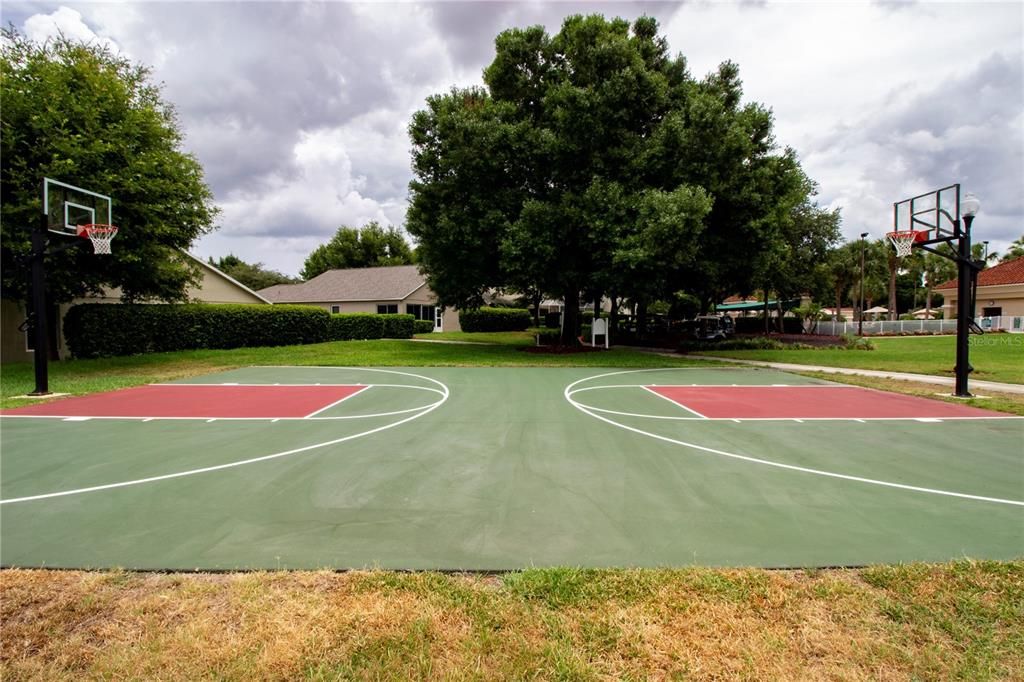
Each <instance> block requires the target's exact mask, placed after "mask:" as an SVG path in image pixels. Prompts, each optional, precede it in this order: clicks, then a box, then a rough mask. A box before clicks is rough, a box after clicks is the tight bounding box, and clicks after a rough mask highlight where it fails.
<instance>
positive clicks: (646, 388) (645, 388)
mask: <svg viewBox="0 0 1024 682" xmlns="http://www.w3.org/2000/svg"><path fill="white" fill-rule="evenodd" d="M668 388H674V386H669V387H668ZM644 390H645V391H647V392H648V393H650V394H652V395H656V396H658V397H659V398H661V399H662V400H667V401H669V402H670V403H672V404H673V405H675V406H676V407H681V408H683V409H684V410H686V411H687V412H692V413H693V414H695V415H697V416H698V417H700V418H701V419H707V417H705V416H704V415H702V414H701V413H700V412H698V411H697V410H695V409H693V408H692V407H687V406H686V405H683V404H682V403H681V402H678V401H676V400H672V398H669V397H668V396H667V395H662V394H660V393H658V392H657V391H655V390H654V389H653V388H650V387H648V386H644Z"/></svg>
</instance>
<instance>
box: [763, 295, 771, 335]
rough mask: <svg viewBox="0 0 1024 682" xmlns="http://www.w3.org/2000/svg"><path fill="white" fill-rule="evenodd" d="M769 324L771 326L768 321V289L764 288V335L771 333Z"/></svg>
mask: <svg viewBox="0 0 1024 682" xmlns="http://www.w3.org/2000/svg"><path fill="white" fill-rule="evenodd" d="M770 324H771V322H770V320H769V319H768V289H767V288H765V290H764V333H765V334H766V335H767V334H771V333H772V330H771V327H769V326H768V325H770Z"/></svg>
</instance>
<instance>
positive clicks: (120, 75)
mask: <svg viewBox="0 0 1024 682" xmlns="http://www.w3.org/2000/svg"><path fill="white" fill-rule="evenodd" d="M0 82H2V88H3V109H2V112H0V145H2V147H0V153H2V157H3V164H2V168H0V236H2V248H0V252H2V272H3V274H2V287H3V295H4V296H5V297H10V298H15V299H20V300H25V299H26V298H27V289H28V274H27V270H26V269H25V267H24V262H25V261H24V258H25V256H26V255H27V254H28V253H29V242H30V232H31V229H32V228H33V227H34V226H35V225H37V224H38V220H39V214H40V213H41V212H42V205H41V203H40V202H41V200H40V196H39V186H40V183H41V180H42V178H43V177H50V178H53V179H56V180H60V181H62V182H68V183H71V184H73V185H77V186H79V187H85V188H87V189H91V190H93V191H96V192H100V193H102V194H107V195H110V196H112V197H113V202H114V222H115V224H117V225H118V226H119V227H120V228H121V229H120V232H119V233H118V236H117V241H116V242H115V248H114V253H113V255H111V256H104V257H101V258H100V257H94V256H93V255H92V253H91V251H90V250H87V249H69V250H67V251H64V252H62V253H55V254H51V255H50V256H48V257H47V262H46V268H47V275H48V277H47V279H48V298H49V300H51V301H53V302H64V301H69V300H71V299H72V298H75V297H78V296H83V295H86V294H89V293H98V292H99V291H100V290H101V289H103V288H109V287H120V288H121V291H122V295H123V298H124V299H126V300H129V301H132V300H138V299H143V298H156V299H162V300H167V301H174V300H182V299H184V298H185V296H186V291H187V287H188V285H189V284H192V283H195V282H197V281H198V270H197V269H196V266H195V265H194V264H191V263H190V259H188V258H186V257H184V255H183V254H182V253H180V250H182V249H187V248H188V247H189V245H190V244H191V243H192V242H193V241H194V240H195V239H196V238H197V237H199V236H200V235H203V234H206V233H208V232H210V231H211V230H212V229H213V221H214V217H215V215H216V208H215V207H214V205H213V196H212V193H211V192H210V190H209V188H208V187H207V186H206V184H205V182H204V180H203V171H202V168H201V166H200V165H199V162H198V161H196V159H195V158H194V157H193V156H192V155H190V154H186V153H184V152H183V151H181V142H182V136H181V132H180V130H179V129H178V123H177V120H176V118H175V114H174V110H173V108H172V107H171V105H170V104H168V103H166V102H164V101H163V100H162V98H161V95H160V89H159V87H158V86H156V85H153V84H152V83H151V82H150V71H149V69H148V68H147V67H145V66H141V65H137V64H132V63H130V62H129V61H128V60H126V59H123V58H121V57H119V56H117V55H115V54H113V53H112V52H110V51H109V50H108V49H106V48H104V47H101V46H98V45H94V44H83V43H79V42H75V41H73V40H71V39H69V38H65V37H59V38H54V39H51V40H49V41H47V42H45V43H42V44H39V43H35V42H32V41H30V40H28V39H27V38H25V37H23V36H21V35H19V34H18V33H17V32H16V31H14V30H13V29H7V30H4V31H3V40H2V45H0Z"/></svg>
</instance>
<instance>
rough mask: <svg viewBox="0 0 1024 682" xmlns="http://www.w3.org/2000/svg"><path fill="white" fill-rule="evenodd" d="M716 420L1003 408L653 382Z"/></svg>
mask: <svg viewBox="0 0 1024 682" xmlns="http://www.w3.org/2000/svg"><path fill="white" fill-rule="evenodd" d="M647 388H648V389H649V390H651V391H653V392H655V393H657V394H658V395H660V396H663V397H665V398H668V399H669V400H671V401H673V402H676V403H679V405H681V406H683V407H685V408H687V409H689V410H692V411H694V412H696V413H698V414H700V415H702V416H704V417H708V418H711V419H830V418H831V419H884V418H890V419H891V418H908V419H941V418H943V417H1005V416H1006V415H1005V414H1003V413H1000V412H992V411H990V410H981V409H978V408H975V407H968V406H967V405H954V404H952V403H944V402H940V401H938V400H928V399H926V398H917V397H914V396H909V395H898V394H895V393H883V392H881V391H872V390H869V389H865V388H858V387H856V386H648V387H647Z"/></svg>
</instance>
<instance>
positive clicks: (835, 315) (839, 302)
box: [832, 287, 843, 321]
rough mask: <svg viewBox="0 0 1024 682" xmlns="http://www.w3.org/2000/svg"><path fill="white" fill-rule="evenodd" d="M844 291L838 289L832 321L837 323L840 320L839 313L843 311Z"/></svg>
mask: <svg viewBox="0 0 1024 682" xmlns="http://www.w3.org/2000/svg"><path fill="white" fill-rule="evenodd" d="M842 306H843V290H842V289H841V288H839V287H836V309H835V310H834V311H833V313H832V320H833V321H836V320H838V319H839V311H840V310H842V309H843V307H842Z"/></svg>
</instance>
